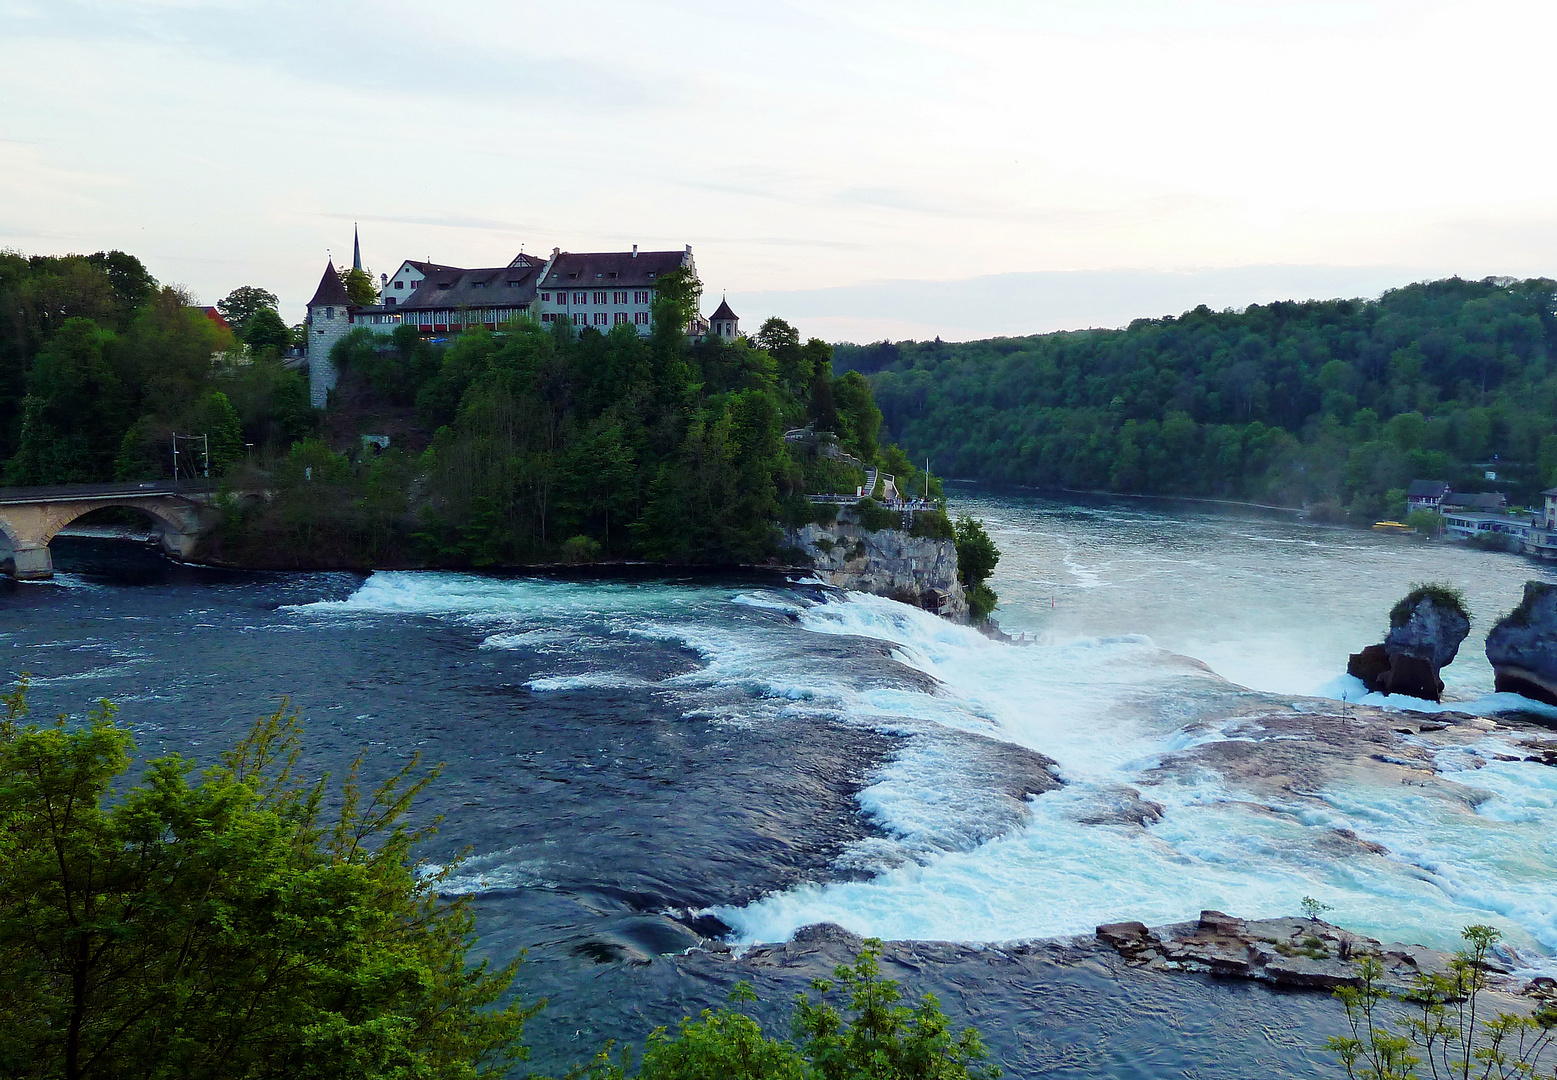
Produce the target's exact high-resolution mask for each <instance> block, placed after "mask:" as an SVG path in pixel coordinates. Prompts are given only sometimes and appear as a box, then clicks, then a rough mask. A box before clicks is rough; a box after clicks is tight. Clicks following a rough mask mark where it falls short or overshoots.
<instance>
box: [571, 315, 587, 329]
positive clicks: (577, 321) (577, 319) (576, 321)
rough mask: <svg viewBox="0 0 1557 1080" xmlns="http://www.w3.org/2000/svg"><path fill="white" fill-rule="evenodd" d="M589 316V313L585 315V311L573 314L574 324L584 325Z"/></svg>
mask: <svg viewBox="0 0 1557 1080" xmlns="http://www.w3.org/2000/svg"><path fill="white" fill-rule="evenodd" d="M587 318H589V316H588V315H585V314H584V313H583V312H579V313H578V314H577V315H574V316H573V325H574V326H583V325H584V320H585V319H587Z"/></svg>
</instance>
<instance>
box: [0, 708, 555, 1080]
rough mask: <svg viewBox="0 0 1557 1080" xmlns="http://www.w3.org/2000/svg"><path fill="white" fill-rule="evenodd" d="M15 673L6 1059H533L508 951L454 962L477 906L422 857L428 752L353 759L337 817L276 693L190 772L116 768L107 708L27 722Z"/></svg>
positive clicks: (293, 1071)
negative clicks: (403, 762)
mask: <svg viewBox="0 0 1557 1080" xmlns="http://www.w3.org/2000/svg"><path fill="white" fill-rule="evenodd" d="M25 688H26V684H25V678H24V680H23V682H22V684H21V685H20V686H19V688H18V690H17V691H16V692H14V693H12V694H9V695H6V697H5V702H6V705H7V716H6V718H5V720H4V721H3V722H0V1072H3V1073H4V1075H6V1076H15V1077H54V1076H62V1077H66V1078H69V1080H90V1078H94V1077H120V1076H141V1077H174V1076H182V1077H203V1078H207V1080H223V1078H228V1077H232V1078H240V1077H241V1078H244V1080H264V1078H271V1077H274V1078H278V1080H279V1078H281V1077H287V1078H291V1077H300V1078H310V1077H321V1078H322V1077H334V1076H352V1077H363V1078H371V1077H396V1078H401V1077H412V1076H417V1077H448V1078H451V1080H453V1078H475V1077H478V1076H493V1077H497V1076H501V1075H503V1074H504V1072H506V1070H507V1069H508V1068H509V1067H510V1066H511V1065H512V1064H513V1063H514V1062H516V1061H518V1060H520V1059H522V1058H523V1057H524V1053H525V1051H524V1047H523V1046H522V1045H521V1043H520V1042H519V1039H520V1037H521V1034H522V1030H523V1025H524V1022H525V1020H526V1019H527V1018H528V1017H529V1016H530V1015H532V1014H533V1012H534V1010H533V1009H525V1008H522V1007H520V1006H519V1005H517V1004H511V1005H509V1006H507V1007H505V1008H496V1007H495V1002H496V1001H497V1000H498V999H499V998H500V997H501V996H502V995H503V994H504V993H505V992H506V991H507V989H508V987H509V985H510V983H511V981H512V979H513V975H514V965H512V964H511V965H509V966H507V967H504V968H501V969H495V970H494V969H491V968H489V967H488V966H487V965H486V964H479V965H475V966H467V963H466V950H467V948H468V946H469V944H470V941H471V939H472V918H471V915H470V913H469V911H468V910H467V908H466V906H465V905H464V904H463V903H462V902H454V903H447V902H445V901H443V900H441V899H440V898H439V897H438V895H437V891H436V890H437V885H438V882H439V881H440V880H441V875H440V874H437V873H431V874H429V873H425V872H424V870H425V869H426V868H425V867H424V865H423V864H421V863H420V862H418V861H417V860H416V859H415V857H414V856H413V854H412V852H413V849H414V847H415V845H416V843H417V841H418V840H419V839H421V838H422V837H423V836H425V835H426V833H425V831H417V830H412V829H410V828H409V827H408V826H407V824H406V817H407V814H408V812H409V810H410V808H411V806H412V804H413V802H414V801H415V799H416V797H417V795H418V794H419V793H420V792H421V790H422V789H423V787H424V786H425V785H426V784H427V783H428V782H429V781H430V780H431V778H432V776H433V775H435V774H436V770H433V771H432V773H428V774H426V775H422V776H420V777H418V776H417V773H418V770H419V764H418V762H417V761H416V760H415V759H413V760H412V761H411V762H410V764H408V765H407V766H406V767H405V768H404V769H403V770H401V771H400V772H399V773H398V774H397V775H395V776H393V777H391V778H389V779H388V780H387V781H385V782H384V783H383V784H381V785H379V786H378V787H377V788H376V789H374V790H372V791H371V793H365V792H364V791H363V789H362V787H361V781H360V780H359V778H358V765H353V767H352V769H351V771H350V772H349V773H348V775H347V776H346V778H345V781H344V783H343V784H342V786H341V788H340V791H339V794H338V798H337V800H336V801H338V803H339V811H338V812H337V813H336V814H335V815H334V817H333V820H330V819H328V818H327V817H326V816H325V813H324V803H325V797H326V787H325V782H324V781H323V780H320V781H318V782H317V783H309V782H307V781H306V780H304V779H303V778H302V776H301V775H300V773H299V768H298V767H299V762H300V759H301V756H302V743H301V724H300V722H299V720H298V717H297V714H296V712H295V711H291V710H289V709H288V708H287V707H286V705H285V703H283V705H282V707H281V708H280V709H278V710H277V712H276V713H275V714H274V715H272V716H269V717H264V718H261V719H260V720H259V721H258V722H257V723H256V725H255V726H254V728H253V730H252V731H251V733H250V734H249V735H248V737H247V738H245V739H244V740H243V741H242V742H240V743H239V744H238V745H237V746H236V747H235V748H234V749H232V750H231V751H229V752H228V753H226V754H224V755H223V756H222V759H221V762H220V764H218V765H216V766H215V767H213V768H211V769H208V770H207V771H206V772H205V773H204V774H203V775H201V776H200V777H198V778H196V777H195V776H194V766H193V764H192V763H191V762H190V761H188V760H186V759H183V758H180V757H177V756H168V757H161V758H155V759H151V760H149V761H144V762H141V763H139V764H140V776H141V779H140V780H139V782H137V783H135V784H134V785H130V786H126V785H125V783H124V777H125V775H126V773H127V772H128V771H129V770H130V768H131V766H132V764H133V763H134V758H133V755H134V750H135V747H134V743H133V741H132V739H131V737H130V734H129V732H128V731H126V730H125V729H124V728H123V727H122V726H120V725H119V724H117V723H116V722H115V721H114V710H113V707H112V706H111V705H109V704H108V703H107V702H103V703H102V704H100V705H99V706H98V707H97V708H95V709H93V710H92V712H91V713H90V715H89V716H88V717H87V719H86V721H85V722H84V723H82V724H74V725H73V724H71V723H69V722H68V721H67V719H66V718H65V717H63V716H62V717H61V718H60V719H59V721H58V722H57V723H55V724H53V725H37V724H32V723H28V722H27V721H26V718H25V712H26V698H25ZM359 764H360V759H359ZM446 872H447V871H444V873H446ZM516 963H517V962H516Z"/></svg>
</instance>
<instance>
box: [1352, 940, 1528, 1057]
mask: <svg viewBox="0 0 1557 1080" xmlns="http://www.w3.org/2000/svg"><path fill="white" fill-rule="evenodd" d="M1462 936H1463V937H1464V938H1465V941H1466V943H1467V947H1466V948H1464V949H1461V950H1460V951H1458V952H1456V953H1455V954H1454V957H1453V958H1452V959H1451V960H1450V961H1449V967H1448V970H1447V971H1446V972H1444V973H1423V974H1420V975H1418V976H1417V977H1416V982H1415V985H1413V986H1412V988H1411V989H1410V990H1407V991H1406V992H1405V993H1403V994H1400V995H1399V996H1398V1000H1400V1001H1401V1002H1402V1003H1403V1004H1404V1005H1405V1006H1406V1015H1405V1017H1404V1018H1403V1019H1402V1020H1400V1021H1398V1022H1397V1024H1396V1028H1397V1029H1398V1030H1397V1031H1392V1030H1391V1029H1390V1027H1389V1024H1388V1023H1387V1022H1386V1021H1385V1019H1384V1018H1383V1015H1382V1012H1383V1007H1384V1003H1385V1002H1387V1001H1389V1000H1390V999H1392V998H1395V997H1396V995H1394V994H1392V993H1390V991H1389V990H1388V989H1386V988H1385V986H1384V984H1383V983H1382V981H1381V980H1382V979H1383V976H1384V967H1383V965H1382V964H1380V963H1379V961H1378V959H1377V958H1375V957H1371V956H1369V957H1364V958H1363V959H1362V960H1360V961H1359V962H1358V965H1357V974H1358V978H1359V984H1358V985H1357V986H1343V987H1340V988H1339V989H1337V990H1336V991H1335V996H1336V997H1337V998H1339V999H1340V1001H1341V1003H1342V1004H1343V1005H1344V1006H1345V1007H1346V1019H1347V1023H1348V1025H1349V1026H1350V1028H1351V1034H1350V1035H1340V1036H1334V1037H1332V1038H1330V1039H1329V1040H1328V1041H1327V1043H1326V1048H1327V1049H1328V1050H1330V1051H1331V1052H1332V1053H1334V1054H1335V1056H1336V1058H1337V1060H1339V1061H1340V1063H1341V1064H1342V1065H1343V1066H1344V1067H1345V1069H1346V1075H1347V1076H1348V1077H1351V1078H1352V1080H1423V1074H1422V1073H1421V1072H1420V1071H1418V1066H1421V1065H1426V1066H1427V1067H1428V1070H1429V1071H1428V1073H1427V1074H1426V1075H1427V1076H1431V1077H1432V1078H1433V1080H1452V1078H1457V1080H1472V1078H1475V1080H1514V1078H1517V1077H1535V1076H1537V1075H1539V1072H1540V1069H1541V1068H1542V1066H1543V1063H1544V1062H1545V1060H1546V1058H1547V1056H1548V1052H1549V1051H1551V1050H1552V1048H1553V1032H1552V1029H1553V1028H1554V1027H1557V1011H1554V1010H1552V1009H1551V1007H1550V1006H1545V1007H1543V1008H1541V1009H1540V1010H1538V1011H1537V1012H1536V1013H1535V1014H1534V1015H1532V1016H1518V1015H1515V1014H1512V1013H1506V1012H1499V1013H1497V1014H1496V1015H1494V1016H1493V1017H1491V1018H1490V1019H1488V1018H1487V1017H1485V1016H1484V1015H1480V1014H1479V1006H1480V1004H1481V1002H1480V996H1481V993H1482V991H1483V990H1485V989H1486V987H1487V955H1488V953H1489V952H1490V951H1491V949H1492V946H1493V945H1495V944H1496V943H1497V941H1498V939H1499V938H1500V937H1501V936H1502V934H1501V933H1500V932H1499V931H1498V930H1496V929H1494V928H1493V927H1490V926H1479V925H1478V926H1467V927H1466V928H1465V930H1464V931H1463V934H1462ZM1418 1054H1420V1055H1421V1056H1418Z"/></svg>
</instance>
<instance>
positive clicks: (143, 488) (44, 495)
mask: <svg viewBox="0 0 1557 1080" xmlns="http://www.w3.org/2000/svg"><path fill="white" fill-rule="evenodd" d="M215 490H216V481H214V480H145V481H132V482H120V483H114V484H51V485H48V486H43V487H11V488H0V503H8V502H9V503H18V502H47V501H53V500H56V499H97V498H103V497H105V496H116V495H117V496H123V495H186V494H200V493H203V492H207V491H215Z"/></svg>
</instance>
